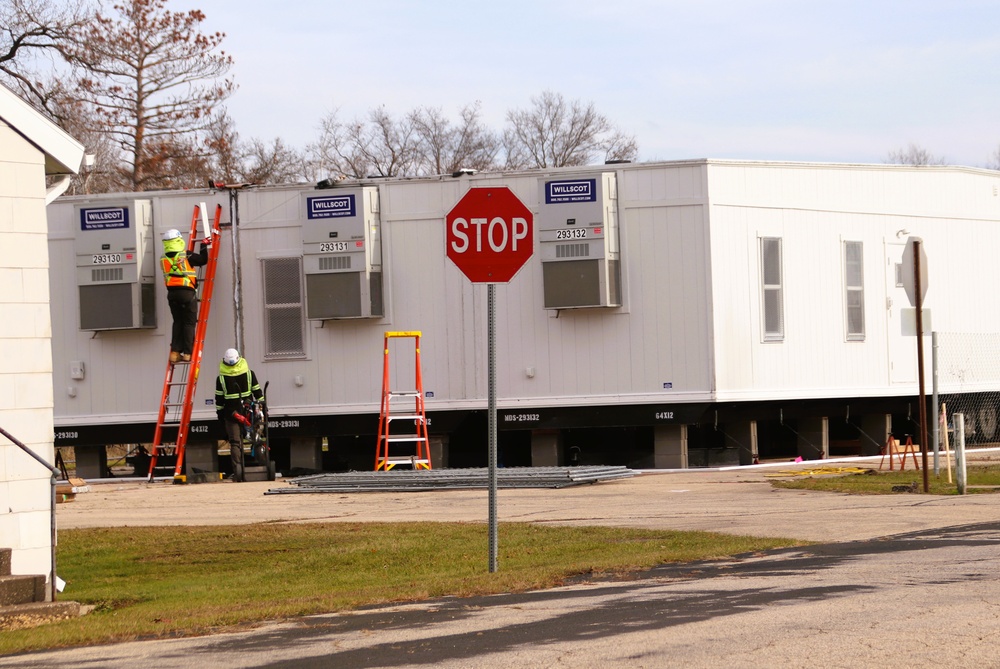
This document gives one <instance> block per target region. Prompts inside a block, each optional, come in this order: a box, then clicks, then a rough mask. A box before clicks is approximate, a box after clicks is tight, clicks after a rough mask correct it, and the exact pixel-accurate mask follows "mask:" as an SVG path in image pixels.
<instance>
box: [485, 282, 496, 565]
mask: <svg viewBox="0 0 1000 669" xmlns="http://www.w3.org/2000/svg"><path fill="white" fill-rule="evenodd" d="M496 290H497V288H496V284H494V283H490V284H487V287H486V320H487V329H488V334H487V341H488V342H489V344H488V349H489V352H488V354H487V355H488V357H489V363H488V368H489V371H488V375H489V386H490V387H489V400H488V405H489V432H490V435H489V480H490V573H491V574H492V573H495V572H496V571H497V350H496V343H497V342H496V340H497V337H496Z"/></svg>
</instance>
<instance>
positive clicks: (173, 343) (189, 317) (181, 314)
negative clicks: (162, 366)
mask: <svg viewBox="0 0 1000 669" xmlns="http://www.w3.org/2000/svg"><path fill="white" fill-rule="evenodd" d="M167 304H169V305H170V315H171V316H173V318H174V327H173V330H172V331H171V333H170V350H171V351H177V352H178V353H187V354H188V355H191V353H193V352H194V331H195V329H196V328H197V327H198V296H197V295H196V294H195V291H194V289H192V288H168V289H167Z"/></svg>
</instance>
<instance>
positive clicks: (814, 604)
mask: <svg viewBox="0 0 1000 669" xmlns="http://www.w3.org/2000/svg"><path fill="white" fill-rule="evenodd" d="M774 471H775V470H772V471H771V473H773V472H774ZM766 473H768V470H767V469H764V468H761V469H756V470H747V469H741V470H736V471H735V472H718V471H713V472H709V471H693V472H686V473H668V474H656V475H649V476H640V477H637V478H636V479H630V480H626V481H616V482H611V483H606V484H599V485H596V486H588V487H586V488H583V489H580V488H576V489H563V490H543V491H505V492H503V494H501V495H500V499H499V505H500V507H499V508H500V515H501V520H511V519H517V520H531V521H533V522H558V523H573V524H577V523H580V524H591V523H593V524H598V523H612V522H613V523H616V524H620V523H624V524H628V525H631V526H636V527H660V528H669V529H711V530H716V531H728V532H734V531H735V532H737V533H741V534H767V535H771V536H791V537H797V538H803V539H813V540H821V541H825V542H826V543H823V544H820V545H816V546H810V547H808V548H798V549H785V550H778V551H772V552H767V553H761V554H755V555H748V556H740V557H738V558H735V559H731V560H726V561H717V562H703V563H687V564H682V565H668V566H663V567H660V568H657V569H654V570H651V571H650V572H647V573H645V574H642V575H641V576H640V577H637V578H635V579H634V580H629V581H610V580H596V581H586V582H580V583H577V584H574V585H570V586H567V587H563V588H558V589H553V590H546V591H539V592H531V593H523V594H510V595H498V596H493V597H486V598H476V599H453V598H449V599H442V600H434V601H428V602H420V603H416V604H409V605H405V606H387V607H378V608H373V609H367V610H361V611H355V612H351V613H346V614H335V615H324V616H312V617H308V618H301V619H295V620H289V621H281V622H275V623H269V624H265V625H261V626H259V627H257V628H255V629H252V630H248V631H245V632H241V633H237V634H225V635H217V636H211V637H201V638H194V639H172V640H161V641H146V642H134V643H126V644H118V645H114V646H105V647H99V648H83V649H71V650H64V651H56V652H47V653H34V654H27V655H21V656H17V657H10V658H0V667H6V666H11V667H13V666H17V667H38V668H40V667H109V668H114V667H134V666H151V667H165V668H172V667H201V666H206V665H212V666H213V667H216V668H218V669H225V668H228V667H331V666H338V667H423V666H428V665H433V666H434V667H435V668H446V669H450V668H455V669H457V668H460V667H461V668H467V667H560V666H566V667H584V668H588V667H600V668H601V669H607V668H608V667H630V668H632V669H641V668H644V667H682V666H683V667H685V668H690V669H697V668H700V667H723V666H724V667H730V668H732V667H754V668H755V669H757V668H759V667H762V666H766V667H810V668H813V667H816V666H823V667H862V666H863V667H893V668H899V667H916V666H927V665H931V664H944V665H948V666H953V667H977V668H982V667H991V666H997V665H998V664H1000V662H998V661H997V659H996V648H997V647H998V642H1000V578H998V569H997V568H998V561H997V547H998V544H1000V497H998V496H997V495H969V496H965V497H956V496H949V497H937V496H931V495H922V494H899V495H891V496H880V497H861V496H850V495H839V494H821V493H799V492H794V491H788V490H776V489H773V488H772V487H771V486H770V484H769V483H768V481H767V479H766V477H765V474H766ZM270 485H271V486H274V485H275V484H273V483H272V484H270ZM196 488H200V489H207V488H213V489H214V490H213V491H207V490H201V491H196ZM251 489H252V486H249V485H247V484H211V485H203V486H191V487H186V486H161V487H159V488H157V487H156V486H155V485H154V486H147V487H146V488H141V487H137V488H130V487H128V486H120V489H119V490H118V491H117V493H116V492H115V491H114V490H111V489H105V490H104V491H103V492H101V491H94V492H91V493H87V494H85V495H81V496H80V497H79V498H78V502H79V506H75V505H77V504H78V502H74V503H72V504H70V505H61V506H65V507H66V508H60V510H59V522H60V527H65V525H64V524H63V523H64V522H72V523H75V524H76V526H82V525H83V524H85V523H86V522H100V523H101V524H104V523H109V522H113V519H114V518H116V517H117V513H118V512H117V511H113V512H112V511H111V507H121V502H122V501H123V500H125V499H128V500H129V501H130V503H131V502H135V501H141V499H143V498H144V499H145V501H147V502H149V501H150V500H151V499H152V498H154V497H157V496H159V497H163V496H166V497H167V498H169V499H174V497H173V496H174V495H177V497H176V499H177V500H180V499H181V498H182V497H183V493H185V491H186V494H187V495H188V496H192V495H198V496H200V495H202V494H210V493H211V494H223V493H225V492H226V491H227V490H228V491H229V494H230V495H232V496H234V497H240V496H242V495H249V494H251ZM168 490H169V491H171V492H167V491H168ZM173 491H179V492H173ZM568 491H569V492H568ZM456 492H457V491H456ZM515 493H518V494H515ZM254 494H255V499H256V501H257V502H258V504H259V507H260V508H261V509H270V511H269V512H268V513H270V514H272V515H274V516H276V517H279V518H278V519H279V522H280V521H281V520H284V521H285V522H302V521H327V522H337V521H341V520H352V521H356V520H359V519H360V520H374V519H379V520H386V519H396V520H401V519H406V518H409V517H411V515H412V514H414V513H416V514H417V515H418V517H420V516H422V517H426V515H423V514H426V513H427V512H428V511H430V510H431V509H434V508H436V509H437V516H436V517H437V518H439V519H440V518H452V517H453V516H456V518H455V519H463V517H464V515H466V514H473V515H474V514H478V515H479V516H481V517H485V515H486V509H485V507H483V508H479V509H477V508H475V504H473V502H475V503H476V504H478V503H479V502H484V503H485V496H480V495H478V492H477V491H462V494H461V495H460V496H459V497H456V496H454V495H453V494H452V493H451V492H448V491H442V492H434V493H418V494H415V495H409V496H406V495H403V496H396V495H392V494H382V493H374V494H361V495H354V496H351V495H333V496H327V495H322V494H320V495H291V496H285V495H270V496H266V495H261V491H260V490H258V491H256V492H255V493H254ZM87 495H94V497H93V498H89V499H90V501H89V502H86V503H83V502H84V500H83V498H86V497H87ZM105 495H106V496H107V498H108V499H104V500H99V499H98V498H99V497H100V496H105ZM116 495H119V496H116ZM120 495H124V496H123V497H122V496H120ZM133 495H134V496H135V497H136V499H133V497H132V496H133ZM288 497H291V498H292V499H291V500H287V498H288ZM479 497H482V499H479ZM300 498H305V499H300ZM344 498H347V499H344ZM459 499H461V500H462V501H463V502H465V503H457V502H458V501H459ZM272 500H273V501H272ZM283 500H285V501H283ZM295 500H298V501H297V502H296V501H295ZM272 504H273V505H277V506H271V505H272ZM286 504H287V505H288V506H287V507H286V506H285V505H286ZM161 506H170V505H169V504H168V505H161ZM175 506H176V508H175V509H174V510H173V511H171V512H169V513H168V512H165V511H164V512H157V511H150V515H154V516H155V515H157V514H160V515H162V518H161V522H166V521H168V520H171V519H172V518H173V517H174V515H175V514H177V515H180V514H183V513H184V512H185V505H184V504H180V503H178V504H177V505H175ZM226 506H229V505H226ZM70 507H73V511H72V513H67V512H68V511H69V510H70ZM293 507H298V508H293ZM88 508H89V513H84V511H85V510H88ZM104 508H108V509H109V511H108V513H109V514H110V515H109V516H108V517H103V516H102V513H103V512H102V511H100V510H101V509H104ZM135 508H147V509H148V508H150V507H149V506H139V507H132V510H133V511H132V517H133V519H134V518H135V513H134V509H135ZM324 508H325V514H324V513H323V512H322V510H323V509H324ZM470 509H471V510H470ZM206 513H207V515H208V516H209V517H212V515H213V513H212V512H210V511H208V510H206ZM203 515H204V514H203ZM189 517H190V516H189ZM86 518H90V521H86V520H85V519H86ZM257 518H258V519H260V516H259V515H258V516H257ZM67 519H72V520H71V521H68V520H67ZM484 565H485V555H484ZM501 569H502V565H501Z"/></svg>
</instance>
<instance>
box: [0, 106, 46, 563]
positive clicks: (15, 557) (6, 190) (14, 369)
mask: <svg viewBox="0 0 1000 669" xmlns="http://www.w3.org/2000/svg"><path fill="white" fill-rule="evenodd" d="M45 232H46V231H45V154H44V153H42V152H41V151H40V150H39V149H38V148H37V147H35V146H34V145H32V144H30V143H29V142H28V141H26V140H25V139H24V138H23V137H22V136H21V135H20V134H18V133H17V132H15V131H14V130H13V129H11V128H10V127H9V126H8V125H7V124H6V123H4V121H3V120H2V119H0V234H2V237H3V244H4V248H6V249H7V250H8V252H7V253H4V254H3V258H2V259H0V286H3V289H2V290H0V350H2V351H3V355H0V387H2V388H3V392H2V393H0V427H3V429H4V430H6V431H7V432H8V433H10V434H11V435H12V436H13V437H14V438H16V439H18V440H19V441H21V442H22V443H23V444H25V445H26V446H27V447H28V448H30V449H31V450H33V451H34V452H35V453H36V454H38V456H40V457H42V458H44V459H46V460H47V461H49V462H54V459H53V458H54V453H53V448H52V430H53V418H52V377H51V371H52V357H51V348H50V345H51V342H50V336H51V328H50V323H49V305H48V301H49V281H48V249H47V245H46V234H45ZM50 479H51V472H49V471H48V470H46V469H45V468H44V467H42V466H41V465H40V464H39V463H38V462H36V461H35V460H34V459H33V458H31V457H30V456H29V455H27V454H26V453H24V452H22V451H21V449H19V448H18V447H17V446H15V445H14V444H12V443H11V442H9V441H8V440H7V439H6V437H0V509H3V512H2V513H0V546H2V547H5V548H12V549H14V550H13V552H12V555H11V568H12V570H13V573H15V574H29V573H33V574H39V573H41V574H47V573H48V572H49V569H50V568H51V548H50V544H51V534H50V528H49V513H50V512H49V505H50V503H51V502H50V500H51V492H50Z"/></svg>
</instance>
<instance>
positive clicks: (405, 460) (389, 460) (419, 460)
mask: <svg viewBox="0 0 1000 669" xmlns="http://www.w3.org/2000/svg"><path fill="white" fill-rule="evenodd" d="M382 462H384V463H385V462H387V463H389V464H390V465H402V464H409V463H411V462H412V463H413V464H422V463H426V462H430V460H427V459H426V458H418V457H416V456H413V457H412V458H404V457H399V456H397V457H394V458H385V459H383V460H382Z"/></svg>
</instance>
